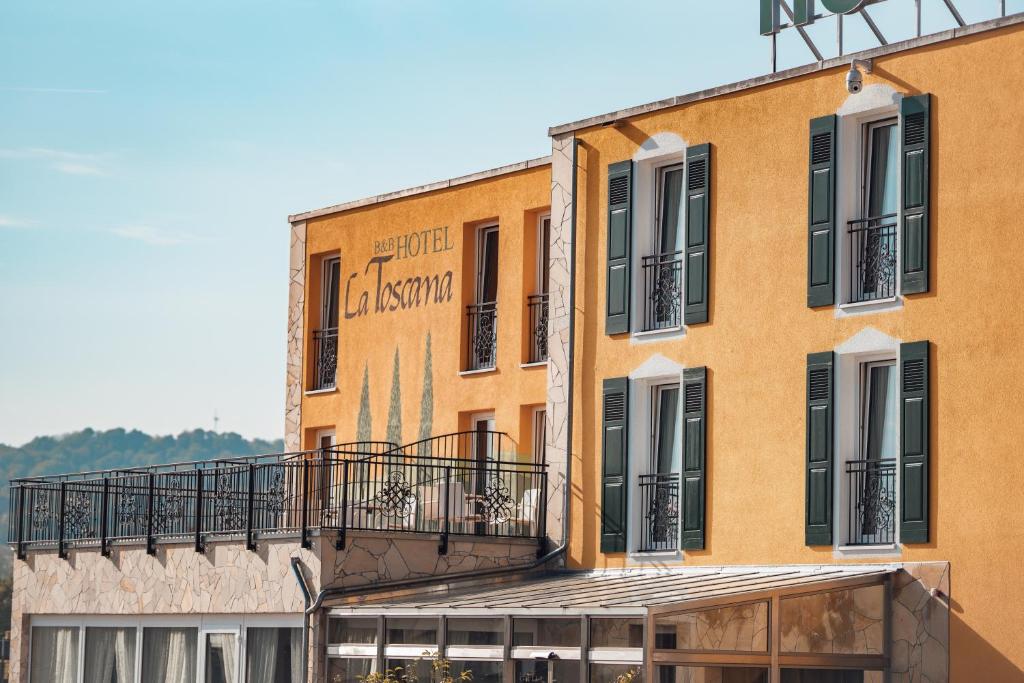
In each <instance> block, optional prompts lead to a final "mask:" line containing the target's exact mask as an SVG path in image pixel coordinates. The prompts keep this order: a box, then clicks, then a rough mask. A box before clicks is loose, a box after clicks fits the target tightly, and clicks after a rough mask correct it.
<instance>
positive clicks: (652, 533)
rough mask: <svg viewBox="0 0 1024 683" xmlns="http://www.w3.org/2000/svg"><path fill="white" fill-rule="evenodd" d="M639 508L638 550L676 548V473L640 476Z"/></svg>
mask: <svg viewBox="0 0 1024 683" xmlns="http://www.w3.org/2000/svg"><path fill="white" fill-rule="evenodd" d="M640 510H641V514H642V515H643V519H642V520H641V524H642V528H641V529H640V550H641V551H652V550H678V549H679V475H678V474H675V473H669V474H644V475H641V476H640Z"/></svg>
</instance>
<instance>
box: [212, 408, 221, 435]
mask: <svg viewBox="0 0 1024 683" xmlns="http://www.w3.org/2000/svg"><path fill="white" fill-rule="evenodd" d="M219 423H220V418H219V417H217V411H216V410H215V411H213V431H214V433H217V425H218V424H219Z"/></svg>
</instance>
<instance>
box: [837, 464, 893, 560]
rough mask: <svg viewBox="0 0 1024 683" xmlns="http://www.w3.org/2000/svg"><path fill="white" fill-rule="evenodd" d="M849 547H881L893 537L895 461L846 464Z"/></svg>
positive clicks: (891, 540) (890, 541)
mask: <svg viewBox="0 0 1024 683" xmlns="http://www.w3.org/2000/svg"><path fill="white" fill-rule="evenodd" d="M846 477H847V482H848V495H849V505H850V528H849V538H848V539H847V543H848V544H849V545H885V544H889V543H893V542H895V538H896V461H895V460H853V461H850V462H847V463H846Z"/></svg>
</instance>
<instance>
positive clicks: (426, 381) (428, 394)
mask: <svg viewBox="0 0 1024 683" xmlns="http://www.w3.org/2000/svg"><path fill="white" fill-rule="evenodd" d="M433 430H434V363H433V359H432V358H431V354H430V333H429V332H427V350H426V352H425V353H424V356H423V396H422V398H420V434H419V439H420V440H421V441H422V440H423V439H429V438H430V437H431V432H432V431H433ZM430 454H431V448H430V443H429V442H427V443H421V444H420V446H419V453H418V454H417V455H425V456H429V455H430Z"/></svg>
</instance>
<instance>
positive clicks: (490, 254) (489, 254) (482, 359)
mask: <svg viewBox="0 0 1024 683" xmlns="http://www.w3.org/2000/svg"><path fill="white" fill-rule="evenodd" d="M474 297H475V298H474V301H473V303H471V304H469V305H468V307H467V311H466V315H467V316H468V326H469V340H468V342H469V343H468V346H467V348H468V352H467V354H466V355H467V363H466V370H471V371H472V370H487V369H491V368H493V367H494V366H495V363H496V361H497V344H498V336H497V329H498V328H497V326H498V226H497V225H485V226H481V227H480V228H477V231H476V283H475V292H474Z"/></svg>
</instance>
